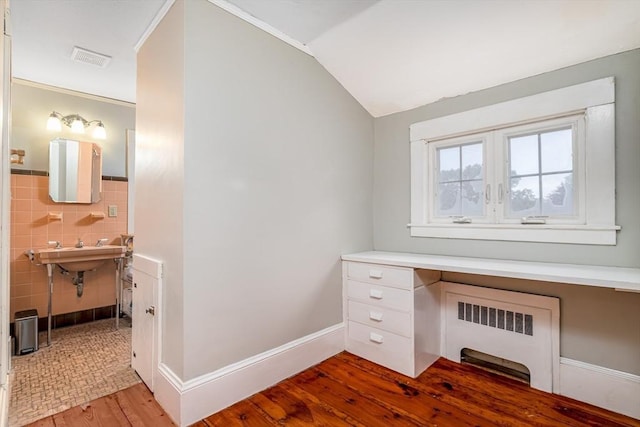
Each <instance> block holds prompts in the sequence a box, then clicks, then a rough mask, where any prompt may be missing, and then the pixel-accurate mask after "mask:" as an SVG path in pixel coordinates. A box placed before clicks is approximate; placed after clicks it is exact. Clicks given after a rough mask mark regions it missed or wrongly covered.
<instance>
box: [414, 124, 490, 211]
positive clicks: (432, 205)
mask: <svg viewBox="0 0 640 427" xmlns="http://www.w3.org/2000/svg"><path fill="white" fill-rule="evenodd" d="M487 137H488V134H486V133H483V134H474V135H467V136H463V137H459V138H451V139H447V140H443V141H438V142H432V143H428V144H427V145H428V153H429V154H428V158H427V159H426V161H427V163H428V164H429V166H428V170H430V171H432V174H431V177H430V179H428V181H429V185H428V186H427V187H426V188H427V194H426V195H427V197H426V199H427V200H428V201H429V202H428V207H427V211H428V221H429V222H434V223H454V222H458V221H460V220H466V219H467V218H469V219H471V220H472V221H473V222H474V223H476V222H480V223H486V222H491V220H490V218H487V214H488V211H487V204H486V201H485V188H486V184H487V167H486V166H487ZM477 144H481V148H482V151H481V152H482V173H481V174H480V176H477V177H476V176H474V177H473V178H472V179H466V178H464V170H463V167H462V163H463V160H462V150H463V149H464V147H469V146H472V145H477ZM450 148H458V149H459V151H458V152H459V158H458V161H459V174H458V175H459V179H456V180H447V181H441V179H440V178H441V176H440V175H441V170H440V166H441V165H440V156H439V154H440V152H441V150H446V149H450ZM464 183H467V184H469V183H476V186H475V187H476V188H475V189H474V190H477V192H478V193H479V194H478V199H479V200H478V203H479V207H480V208H481V213H479V214H477V213H476V214H473V213H471V212H470V211H467V212H464V211H461V212H458V213H454V212H450V213H446V212H441V210H440V209H439V202H440V198H439V196H440V194H441V193H440V186H441V185H454V184H458V185H459V188H460V192H462V191H464V190H463V188H462V187H463V185H464ZM478 183H479V185H478ZM471 185H473V184H471ZM458 199H459V203H460V204H461V205H462V203H463V195H462V194H458ZM461 209H462V206H461Z"/></svg>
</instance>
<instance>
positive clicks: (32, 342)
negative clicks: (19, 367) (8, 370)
mask: <svg viewBox="0 0 640 427" xmlns="http://www.w3.org/2000/svg"><path fill="white" fill-rule="evenodd" d="M15 319H16V321H15V330H16V355H18V356H20V355H23V354H27V353H32V352H34V351H37V350H38V310H36V309H31V310H23V311H18V312H16V316H15Z"/></svg>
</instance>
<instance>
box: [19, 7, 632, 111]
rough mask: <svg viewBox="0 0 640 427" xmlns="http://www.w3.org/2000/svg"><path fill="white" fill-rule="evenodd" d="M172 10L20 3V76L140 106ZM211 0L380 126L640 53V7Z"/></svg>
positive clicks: (162, 8)
mask: <svg viewBox="0 0 640 427" xmlns="http://www.w3.org/2000/svg"><path fill="white" fill-rule="evenodd" d="M172 1H173V0H143V1H141V0H50V1H42V0H17V1H14V2H12V3H11V15H12V35H13V37H12V38H13V74H14V77H17V78H20V79H25V80H30V81H35V82H39V83H44V84H48V85H52V86H57V87H63V88H67V89H72V90H77V91H81V92H86V93H91V94H95V95H100V96H105V97H109V98H115V99H119V100H124V101H130V102H135V47H136V45H137V44H138V43H139V41H140V40H141V39H143V38H144V35H145V33H146V31H147V29H149V28H150V27H152V26H153V24H154V22H155V21H156V20H157V18H158V17H160V16H162V13H163V10H166V8H167V7H169V6H170V5H171V4H172ZM186 1H195V0H186ZM210 1H211V2H212V3H214V4H218V5H220V6H222V7H224V8H225V9H227V10H229V11H231V12H232V13H235V14H237V15H239V16H241V17H243V18H245V19H247V20H248V21H250V22H254V23H257V24H258V25H260V26H261V27H262V28H266V29H268V30H269V31H270V32H272V33H273V34H276V35H280V36H281V37H282V38H283V39H285V40H287V41H288V42H289V43H290V44H292V45H294V46H296V47H299V48H300V49H301V50H304V51H305V52H307V53H308V54H311V55H313V56H314V57H315V58H316V59H317V60H318V62H319V63H320V64H321V65H322V66H324V67H325V68H326V69H327V70H328V71H329V72H330V73H331V74H333V75H334V76H335V78H336V79H337V80H338V81H339V82H340V83H341V84H342V85H343V86H344V87H345V88H346V89H347V90H348V91H349V92H350V93H351V94H352V95H353V96H354V97H355V98H356V99H357V100H358V101H359V102H360V103H361V104H362V105H363V106H364V107H365V108H366V109H367V110H368V111H369V112H370V113H371V114H372V115H373V116H376V117H377V116H383V115H387V114H391V113H394V112H398V111H404V110H407V109H411V108H414V107H416V106H420V105H424V104H427V103H430V102H433V101H436V100H438V99H440V98H444V97H453V96H457V95H461V94H464V93H467V92H471V91H476V90H479V89H483V88H487V87H491V86H496V85H499V84H502V83H506V82H509V81H514V80H518V79H522V78H525V77H529V76H532V75H536V74H540V73H544V72H547V71H551V70H555V69H558V68H562V67H566V66H570V65H573V64H577V63H580V62H584V61H588V60H591V59H595V58H599V57H603V56H607V55H611V54H614V53H618V52H622V51H626V50H631V49H635V48H638V47H640V1H635V0H340V1H336V0H228V1H225V0H210ZM74 46H77V47H81V48H85V49H88V50H90V51H93V52H97V53H101V54H104V55H107V56H110V57H111V60H110V62H109V63H108V65H107V66H106V67H105V68H101V67H97V66H95V65H90V64H87V63H82V62H76V61H73V60H71V58H70V56H71V53H72V51H73V48H74Z"/></svg>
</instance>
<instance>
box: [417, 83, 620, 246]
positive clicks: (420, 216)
mask: <svg viewBox="0 0 640 427" xmlns="http://www.w3.org/2000/svg"><path fill="white" fill-rule="evenodd" d="M614 89H615V86H614V78H613V77H607V78H604V79H599V80H594V81H591V82H588V83H582V84H578V85H575V86H569V87H565V88H562V89H557V90H553V91H549V92H544V93H540V94H537V95H532V96H528V97H525V98H519V99H516V100H513V101H507V102H503V103H499V104H494V105H490V106H487V107H483V108H479V109H475V110H470V111H465V112H462V113H458V114H453V115H450V116H444V117H439V118H436V119H432V120H427V121H424V122H420V123H415V124H413V125H411V127H410V138H411V223H410V224H409V227H410V229H411V236H414V237H437V238H459V239H482V240H504V241H528V242H552V243H575V244H595V245H615V244H616V237H617V233H616V232H617V230H619V229H620V227H619V226H616V225H615V114H614V113H615V92H614ZM579 114H583V115H584V125H583V126H582V125H577V126H576V129H577V130H578V133H579V135H578V138H581V137H582V136H584V146H582V147H581V146H580V144H579V143H578V144H576V145H575V146H574V147H575V150H576V151H575V152H574V155H575V156H577V158H576V160H575V161H574V185H578V189H577V193H576V194H577V198H578V201H577V203H578V212H579V214H580V215H579V217H577V218H571V219H551V218H550V219H549V220H548V221H546V223H545V224H521V223H520V222H519V221H518V220H516V219H509V218H507V215H506V214H505V209H506V208H505V207H504V204H503V205H502V206H498V204H497V202H496V199H497V197H496V196H497V190H498V186H499V185H500V184H502V186H503V189H506V186H505V184H506V183H508V180H507V173H508V171H506V164H505V162H504V161H501V165H499V166H498V167H493V170H489V171H488V170H486V169H485V170H484V173H485V182H486V183H490V184H491V187H492V190H493V191H492V193H493V194H492V195H491V196H492V197H491V200H490V203H489V204H488V205H487V206H485V212H486V213H487V216H486V217H485V218H484V219H480V218H473V219H472V222H471V223H462V224H460V223H453V222H452V221H451V220H450V219H448V220H447V219H444V218H436V217H435V216H434V214H433V212H435V210H434V206H433V203H434V199H433V195H434V185H436V184H435V183H434V177H433V173H432V171H433V168H434V166H435V164H436V163H435V162H434V156H435V154H434V153H435V148H434V147H437V146H439V145H442V144H446V143H447V142H448V141H445V140H451V141H452V142H451V143H452V144H453V143H454V142H455V141H464V140H465V138H467V139H468V140H469V141H472V140H476V141H477V140H478V135H484V136H483V137H486V138H488V139H487V141H489V143H488V144H487V143H486V142H485V144H484V153H483V154H484V157H483V159H487V158H488V157H487V156H493V158H494V159H496V158H497V159H502V160H504V159H508V153H506V152H505V151H504V150H507V149H508V148H507V144H506V142H505V140H504V138H505V137H506V136H507V135H508V134H509V133H511V132H519V131H520V130H521V129H527V127H532V128H533V129H536V126H538V128H539V127H540V122H543V121H546V120H549V119H552V120H554V121H555V120H556V119H558V120H560V121H561V120H563V119H562V118H566V117H568V116H576V115H579ZM571 120H573V119H571ZM543 126H544V124H543ZM582 133H583V134H584V135H582ZM487 135H488V136H487ZM469 137H471V138H469ZM474 137H475V139H474ZM497 140H500V141H497ZM459 143H460V142H458V144H459ZM490 147H492V148H490ZM490 150H493V151H494V152H493V153H491V152H488V151H490ZM499 163H500V162H499ZM576 178H577V179H576ZM491 209H493V210H494V212H495V215H493V214H492V213H491V212H488V211H489V210H491Z"/></svg>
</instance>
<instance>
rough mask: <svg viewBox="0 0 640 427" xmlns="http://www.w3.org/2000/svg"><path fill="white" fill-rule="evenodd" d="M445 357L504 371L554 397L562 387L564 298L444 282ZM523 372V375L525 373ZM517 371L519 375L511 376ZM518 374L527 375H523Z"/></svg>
mask: <svg viewBox="0 0 640 427" xmlns="http://www.w3.org/2000/svg"><path fill="white" fill-rule="evenodd" d="M441 283H442V289H443V295H442V298H443V300H442V307H443V310H442V324H443V328H442V334H441V339H442V348H443V356H444V357H446V358H447V359H449V360H453V361H455V362H462V354H461V353H462V350H463V349H473V353H471V354H470V355H466V356H464V357H465V362H467V363H468V362H469V361H476V362H477V365H478V366H482V367H484V368H487V369H491V370H494V371H500V370H501V369H498V368H499V367H500V366H501V365H503V367H505V369H502V370H503V371H506V372H508V373H511V374H513V377H515V378H519V379H520V380H523V381H526V382H527V383H529V384H530V385H531V387H533V388H536V389H538V390H543V391H547V392H549V393H553V392H558V391H559V387H560V385H559V384H560V302H559V299H558V298H554V297H547V296H542V295H535V294H528V293H524V292H514V291H507V290H502V289H494V288H486V287H481V286H471V285H464V284H461V283H452V282H441ZM518 366H520V367H522V368H523V369H519V368H518ZM512 370H515V371H516V372H511V371H512ZM517 371H522V375H521V374H518V373H517Z"/></svg>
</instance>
